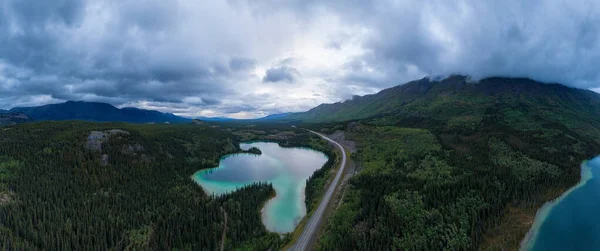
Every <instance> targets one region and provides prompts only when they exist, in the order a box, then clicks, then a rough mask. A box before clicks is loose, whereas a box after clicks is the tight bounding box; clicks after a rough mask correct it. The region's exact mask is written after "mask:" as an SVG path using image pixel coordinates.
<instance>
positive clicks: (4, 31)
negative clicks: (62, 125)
mask: <svg viewBox="0 0 600 251" xmlns="http://www.w3.org/2000/svg"><path fill="white" fill-rule="evenodd" d="M97 3H108V2H88V1H81V0H57V1H37V0H6V1H5V2H3V7H4V8H1V9H0V90H1V91H2V93H0V97H5V98H4V100H3V101H2V102H0V107H4V108H9V107H10V106H13V105H14V104H11V103H10V102H8V99H7V98H6V97H14V96H20V97H27V96H34V95H42V96H47V97H48V98H47V99H44V100H55V99H58V100H82V99H85V100H92V99H93V100H104V101H111V102H112V103H113V104H118V103H125V102H131V101H136V100H138V101H139V100H149V101H158V102H171V103H181V102H182V100H183V99H184V98H185V97H187V96H190V95H200V94H205V95H207V94H212V95H215V96H218V95H223V94H227V93H228V92H229V91H228V87H227V86H226V85H225V84H222V83H225V82H227V81H228V74H230V70H229V65H227V64H223V63H221V62H219V60H212V59H210V58H208V59H207V60H204V61H203V60H199V59H198V55H195V54H193V53H189V52H185V48H177V47H174V45H170V44H168V43H167V44H165V42H162V43H163V44H161V39H162V38H161V36H162V37H164V36H168V34H169V33H176V31H174V29H177V28H178V26H175V25H176V22H175V21H176V19H175V18H176V17H177V15H176V14H177V11H178V9H177V8H178V6H177V4H176V3H174V4H165V3H164V2H161V1H154V0H153V1H147V2H145V3H144V4H140V3H139V2H138V1H123V2H115V3H114V4H120V5H116V6H117V7H118V8H115V9H98V10H95V11H96V12H102V11H104V12H105V13H109V14H110V15H111V16H110V18H111V20H109V21H107V22H105V23H102V24H101V25H96V26H94V22H98V20H93V19H92V20H91V22H90V23H91V25H90V24H89V23H85V22H86V17H87V16H86V15H90V14H96V12H94V13H90V12H89V11H90V10H89V8H88V9H86V7H90V6H91V7H94V6H93V4H97ZM107 6H111V5H110V4H107ZM102 7H103V8H104V7H106V6H102ZM92 11H93V9H92ZM100 18H101V17H100ZM87 21H89V20H87ZM86 25H89V27H90V28H93V29H92V30H91V31H90V30H85V29H84V28H86V27H87V26H86ZM96 29H97V30H96ZM97 33H101V34H102V35H101V36H98V34H97ZM161 33H163V34H162V35H161ZM90 37H92V38H94V39H93V40H92V39H89V38H90ZM163 40H164V39H163ZM181 43H185V41H184V42H181ZM156 45H162V47H155V46H156ZM231 62H232V64H231V65H232V67H234V68H236V69H238V70H240V69H242V68H244V67H245V68H249V67H252V63H253V62H252V60H250V59H232V60H231ZM15 100H27V99H23V98H18V99H15ZM206 100H207V102H204V103H203V104H205V105H211V104H218V102H216V101H215V100H214V99H211V98H206Z"/></svg>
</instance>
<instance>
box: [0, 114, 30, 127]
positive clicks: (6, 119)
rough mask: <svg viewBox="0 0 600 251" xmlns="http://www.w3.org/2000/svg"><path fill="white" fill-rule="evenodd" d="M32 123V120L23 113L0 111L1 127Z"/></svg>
mask: <svg viewBox="0 0 600 251" xmlns="http://www.w3.org/2000/svg"><path fill="white" fill-rule="evenodd" d="M28 121H31V118H29V117H27V115H25V114H23V113H8V112H7V111H5V110H4V112H2V111H0V126H3V125H14V124H20V123H25V122H28Z"/></svg>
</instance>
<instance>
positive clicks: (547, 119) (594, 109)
mask: <svg viewBox="0 0 600 251" xmlns="http://www.w3.org/2000/svg"><path fill="white" fill-rule="evenodd" d="M486 116H488V117H489V116H495V117H497V118H498V120H497V121H496V122H498V123H501V124H504V125H508V126H511V127H514V128H519V129H524V130H536V129H539V128H542V127H547V126H559V125H560V126H565V127H567V128H569V129H570V130H574V131H576V132H578V133H581V134H583V135H589V136H593V137H600V130H599V128H600V94H597V93H595V92H592V91H589V90H582V89H576V88H570V87H567V86H564V85H560V84H547V83H542V82H537V81H534V80H531V79H525V78H499V77H497V78H485V79H481V80H479V81H471V80H469V78H468V77H465V76H458V75H455V76H450V77H448V78H446V79H443V80H440V81H433V80H430V79H428V78H424V79H421V80H417V81H412V82H408V83H406V84H404V85H399V86H396V87H392V88H389V89H385V90H382V91H381V92H379V93H377V94H373V95H366V96H362V97H355V98H354V99H352V100H347V101H345V102H340V103H334V104H322V105H319V106H317V107H315V108H313V109H311V110H309V111H307V112H303V113H295V114H291V115H289V116H288V117H287V118H286V119H289V120H300V121H304V122H333V121H347V120H356V119H367V118H378V119H379V122H380V123H381V124H386V125H393V124H397V123H402V124H405V125H407V124H410V123H412V124H413V125H414V126H418V127H423V126H424V127H428V126H433V125H435V126H437V127H446V128H461V127H468V128H478V127H480V126H481V124H482V123H484V121H486Z"/></svg>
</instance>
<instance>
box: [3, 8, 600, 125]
mask: <svg viewBox="0 0 600 251" xmlns="http://www.w3.org/2000/svg"><path fill="white" fill-rule="evenodd" d="M599 5H600V4H598V1H585V0H581V1H571V0H567V1H562V0H547V1H542V0H528V1H517V0H506V1H494V0H489V1H483V0H481V1H480V0H477V1H475V0H472V1H454V0H439V1H438V0H431V1H414V0H410V1H402V0H397V1H393V0H376V1H364V0H339V1H335V0H333V1H316V0H287V1H286V0H228V1H226V0H223V1H220V0H169V1H164V0H89V1H88V0H52V1H45V0H1V1H0V109H2V108H3V109H7V108H11V107H14V106H28V105H40V104H47V103H58V102H64V101H66V100H85V101H101V102H108V103H111V104H113V105H116V106H119V107H123V106H134V107H140V108H149V109H157V110H161V111H165V112H174V113H176V114H179V115H185V116H230V117H237V118H248V117H257V116H263V115H267V114H272V113H280V112H290V111H302V110H307V109H309V108H311V107H313V106H316V105H318V104H320V103H324V102H328V103H329V102H336V101H341V100H345V99H348V98H350V97H352V95H363V94H368V93H373V92H376V91H378V90H381V89H383V88H386V87H391V86H395V85H398V84H402V83H404V82H406V81H409V80H413V79H417V78H422V77H424V76H440V75H447V74H451V73H460V74H465V75H471V76H473V77H475V78H481V77H486V76H492V75H493V76H518V77H531V78H534V79H537V80H541V81H546V82H559V83H563V84H566V85H570V86H575V87H579V88H587V89H595V88H598V87H600V75H599V74H600V70H599V69H598V68H599V65H600V40H599V37H598V36H599V32H600V6H599Z"/></svg>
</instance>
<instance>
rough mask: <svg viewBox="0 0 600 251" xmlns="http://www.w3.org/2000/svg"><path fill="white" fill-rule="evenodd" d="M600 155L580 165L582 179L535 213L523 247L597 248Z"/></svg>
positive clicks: (598, 246) (599, 236) (526, 248)
mask: <svg viewBox="0 0 600 251" xmlns="http://www.w3.org/2000/svg"><path fill="white" fill-rule="evenodd" d="M598 177H600V157H596V158H594V159H592V160H590V161H587V162H584V163H583V164H582V165H581V182H580V183H579V184H578V185H577V186H575V187H573V188H572V189H570V190H569V191H567V192H566V193H564V194H563V195H562V196H561V197H559V198H558V199H556V200H555V201H553V202H549V203H547V204H546V205H544V207H542V209H540V210H539V212H538V214H537V215H536V219H535V223H534V225H533V227H532V229H531V230H530V232H529V234H528V239H526V240H524V242H525V243H524V245H523V249H524V250H534V251H538V250H600V179H599V178H598Z"/></svg>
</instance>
